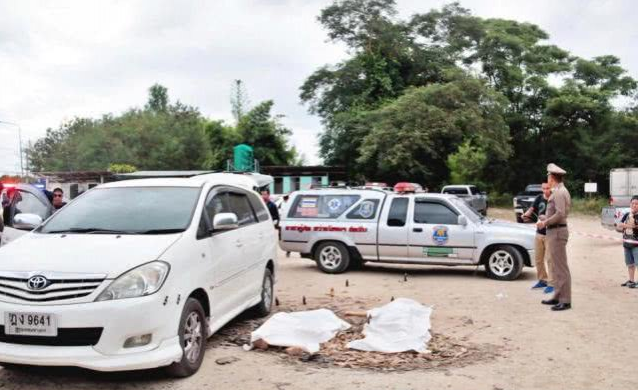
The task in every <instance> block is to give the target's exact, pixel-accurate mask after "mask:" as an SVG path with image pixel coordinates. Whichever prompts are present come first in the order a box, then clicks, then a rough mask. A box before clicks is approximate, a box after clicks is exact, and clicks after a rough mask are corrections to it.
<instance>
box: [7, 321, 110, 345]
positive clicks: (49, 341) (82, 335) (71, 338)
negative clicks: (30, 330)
mask: <svg viewBox="0 0 638 390" xmlns="http://www.w3.org/2000/svg"><path fill="white" fill-rule="evenodd" d="M102 330H103V328H59V329H58V335H57V336H54V337H45V336H22V335H20V336H18V335H7V334H5V333H4V326H3V325H0V343H9V344H22V345H49V346H57V347H81V346H92V345H96V344H97V343H98V342H99V341H100V336H102Z"/></svg>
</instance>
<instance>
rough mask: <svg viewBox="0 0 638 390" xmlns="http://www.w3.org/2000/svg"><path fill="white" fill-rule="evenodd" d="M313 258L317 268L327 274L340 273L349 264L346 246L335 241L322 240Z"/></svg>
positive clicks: (348, 253)
mask: <svg viewBox="0 0 638 390" xmlns="http://www.w3.org/2000/svg"><path fill="white" fill-rule="evenodd" d="M314 259H315V261H316V262H317V266H318V267H319V269H320V270H321V271H323V272H325V273H327V274H340V273H343V272H345V271H346V270H347V269H348V267H349V266H350V252H349V251H348V248H347V247H346V246H345V245H343V244H342V243H340V242H337V241H326V242H322V243H321V244H319V246H317V249H315V253H314Z"/></svg>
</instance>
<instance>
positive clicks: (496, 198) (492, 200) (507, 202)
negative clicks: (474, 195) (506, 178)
mask: <svg viewBox="0 0 638 390" xmlns="http://www.w3.org/2000/svg"><path fill="white" fill-rule="evenodd" d="M512 199H514V195H512V194H508V193H505V194H499V193H496V192H490V194H489V195H488V197H487V202H488V203H489V206H490V207H502V208H512V205H513V203H512Z"/></svg>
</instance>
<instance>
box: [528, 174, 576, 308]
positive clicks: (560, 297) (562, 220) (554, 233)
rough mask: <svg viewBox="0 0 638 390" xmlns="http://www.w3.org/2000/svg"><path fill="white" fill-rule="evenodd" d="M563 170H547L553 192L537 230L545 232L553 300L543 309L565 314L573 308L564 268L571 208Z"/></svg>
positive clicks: (547, 301) (566, 272)
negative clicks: (548, 308)
mask: <svg viewBox="0 0 638 390" xmlns="http://www.w3.org/2000/svg"><path fill="white" fill-rule="evenodd" d="M566 173H567V172H565V170H564V169H562V168H560V167H559V166H557V165H556V164H549V165H548V166H547V182H548V183H549V185H550V187H551V188H552V194H551V195H550V197H549V200H548V201H547V210H546V212H545V215H546V218H545V219H544V220H541V221H538V223H537V224H536V225H537V227H538V228H539V229H543V228H546V229H547V236H546V244H547V249H548V250H549V256H550V257H551V259H552V261H551V263H550V267H551V269H550V274H551V275H552V277H553V279H554V297H553V298H552V299H547V300H544V301H542V303H543V304H545V305H552V310H554V311H561V310H568V309H571V307H572V280H571V275H570V273H569V265H568V264H567V239H568V238H569V231H568V229H567V215H568V214H569V210H570V208H571V203H572V201H571V196H570V195H569V191H567V188H565V185H564V184H563V178H564V177H565V174H566Z"/></svg>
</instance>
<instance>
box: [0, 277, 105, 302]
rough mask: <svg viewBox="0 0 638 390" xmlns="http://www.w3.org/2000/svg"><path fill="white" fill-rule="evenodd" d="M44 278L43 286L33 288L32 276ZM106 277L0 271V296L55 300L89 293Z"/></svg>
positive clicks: (80, 296) (41, 300)
mask: <svg viewBox="0 0 638 390" xmlns="http://www.w3.org/2000/svg"><path fill="white" fill-rule="evenodd" d="M37 276H41V277H43V278H45V279H44V280H45V283H46V285H45V287H44V288H39V289H36V288H33V286H32V285H30V283H29V279H30V278H32V277H37ZM104 279H106V275H95V274H89V275H87V274H66V273H53V272H28V273H27V272H0V298H2V297H8V298H11V299H12V300H17V301H22V302H33V303H38V302H43V303H45V302H57V301H64V300H69V299H76V298H82V297H86V296H88V295H90V294H91V293H93V291H95V289H96V288H98V287H99V286H100V284H101V283H102V282H103V281H104Z"/></svg>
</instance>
